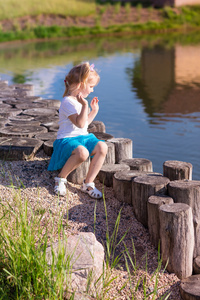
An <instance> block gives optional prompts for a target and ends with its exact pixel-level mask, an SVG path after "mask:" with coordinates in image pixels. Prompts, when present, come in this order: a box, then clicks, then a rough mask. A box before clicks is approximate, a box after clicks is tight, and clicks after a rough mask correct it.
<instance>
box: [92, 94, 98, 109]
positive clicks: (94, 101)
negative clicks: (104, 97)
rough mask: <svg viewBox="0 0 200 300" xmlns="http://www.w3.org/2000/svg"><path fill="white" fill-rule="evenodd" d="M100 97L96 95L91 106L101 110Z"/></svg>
mask: <svg viewBox="0 0 200 300" xmlns="http://www.w3.org/2000/svg"><path fill="white" fill-rule="evenodd" d="M98 102H99V99H98V98H97V97H94V98H93V99H92V101H91V103H90V106H91V108H92V110H93V111H98V110H99V103H98Z"/></svg>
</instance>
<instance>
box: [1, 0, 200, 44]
mask: <svg viewBox="0 0 200 300" xmlns="http://www.w3.org/2000/svg"><path fill="white" fill-rule="evenodd" d="M199 29H200V6H191V7H180V8H172V7H165V8H162V9H154V8H152V7H149V8H143V7H142V6H137V7H131V6H129V7H128V6H121V5H118V6H117V5H109V6H106V5H105V6H101V8H100V7H98V8H97V9H96V13H95V14H90V15H88V16H63V15H54V14H40V15H36V16H31V15H28V16H22V17H18V18H13V19H6V20H1V21H0V42H6V41H14V40H35V39H51V38H63V37H66V38H70V37H81V36H106V35H125V34H130V35H141V34H155V33H156V34H158V33H169V32H179V33H181V32H184V33H185V32H187V31H190V32H191V31H199Z"/></svg>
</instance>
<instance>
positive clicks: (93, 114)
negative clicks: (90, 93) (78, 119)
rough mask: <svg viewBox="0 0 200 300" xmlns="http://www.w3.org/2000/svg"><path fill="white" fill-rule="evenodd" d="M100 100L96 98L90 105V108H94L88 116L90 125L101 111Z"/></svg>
mask: <svg viewBox="0 0 200 300" xmlns="http://www.w3.org/2000/svg"><path fill="white" fill-rule="evenodd" d="M98 102H99V100H98V98H97V97H94V98H93V99H92V101H91V103H90V106H91V108H92V110H91V112H90V113H89V115H88V124H90V123H91V122H92V121H93V120H94V118H95V117H96V115H97V113H98V111H99V103H98Z"/></svg>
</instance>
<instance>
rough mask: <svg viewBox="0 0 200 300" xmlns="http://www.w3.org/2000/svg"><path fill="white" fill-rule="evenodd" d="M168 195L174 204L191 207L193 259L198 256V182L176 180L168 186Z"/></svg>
mask: <svg viewBox="0 0 200 300" xmlns="http://www.w3.org/2000/svg"><path fill="white" fill-rule="evenodd" d="M168 194H169V196H170V197H172V198H173V199H174V202H175V203H185V204H188V205H189V206H191V208H192V213H193V222H194V236H195V247H194V258H195V257H196V256H199V255H200V181H199V180H189V181H188V180H176V181H171V182H170V183H169V185H168Z"/></svg>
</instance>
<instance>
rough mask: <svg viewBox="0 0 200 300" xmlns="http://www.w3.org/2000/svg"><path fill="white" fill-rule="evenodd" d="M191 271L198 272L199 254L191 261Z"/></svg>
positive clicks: (199, 268) (199, 272)
mask: <svg viewBox="0 0 200 300" xmlns="http://www.w3.org/2000/svg"><path fill="white" fill-rule="evenodd" d="M193 272H194V274H200V256H197V257H196V258H195V259H194V262H193ZM199 284H200V283H199Z"/></svg>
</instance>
